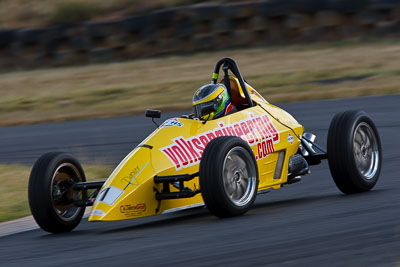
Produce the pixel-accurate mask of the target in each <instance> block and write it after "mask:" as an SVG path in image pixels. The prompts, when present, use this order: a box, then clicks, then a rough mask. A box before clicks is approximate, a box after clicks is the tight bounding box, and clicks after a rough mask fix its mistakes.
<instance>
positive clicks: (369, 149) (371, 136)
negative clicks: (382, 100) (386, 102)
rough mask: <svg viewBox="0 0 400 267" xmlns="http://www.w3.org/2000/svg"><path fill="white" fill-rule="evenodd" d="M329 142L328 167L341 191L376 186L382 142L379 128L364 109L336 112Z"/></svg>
mask: <svg viewBox="0 0 400 267" xmlns="http://www.w3.org/2000/svg"><path fill="white" fill-rule="evenodd" d="M327 143H328V144H327V149H328V163H329V169H330V171H331V174H332V177H333V180H334V181H335V184H336V186H337V187H338V188H339V190H340V191H342V192H343V193H345V194H353V193H359V192H365V191H368V190H370V189H372V188H373V187H374V186H375V184H376V182H377V181H378V178H379V175H380V172H381V168H382V146H381V140H380V137H379V133H378V130H377V129H376V126H375V124H374V123H373V121H372V120H371V118H370V117H369V116H368V115H367V114H366V113H365V112H363V111H357V110H351V111H345V112H341V113H338V114H336V115H335V117H334V118H333V119H332V122H331V124H330V126H329V131H328V142H327Z"/></svg>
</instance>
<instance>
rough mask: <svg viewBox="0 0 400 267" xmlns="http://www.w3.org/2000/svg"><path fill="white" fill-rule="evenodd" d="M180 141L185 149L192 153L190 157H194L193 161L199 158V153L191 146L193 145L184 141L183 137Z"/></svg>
mask: <svg viewBox="0 0 400 267" xmlns="http://www.w3.org/2000/svg"><path fill="white" fill-rule="evenodd" d="M181 141H182V143H183V144H184V145H185V146H186V148H187V150H189V152H190V153H191V154H192V157H193V158H194V160H195V161H198V160H200V155H199V154H198V153H197V152H196V150H195V149H194V148H193V145H192V143H191V142H186V141H185V140H184V139H181Z"/></svg>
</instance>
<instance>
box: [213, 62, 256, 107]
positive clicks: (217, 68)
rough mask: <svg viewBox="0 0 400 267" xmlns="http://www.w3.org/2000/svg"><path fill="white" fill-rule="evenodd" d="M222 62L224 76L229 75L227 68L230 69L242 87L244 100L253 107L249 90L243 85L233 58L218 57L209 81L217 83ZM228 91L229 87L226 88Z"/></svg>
mask: <svg viewBox="0 0 400 267" xmlns="http://www.w3.org/2000/svg"><path fill="white" fill-rule="evenodd" d="M222 64H224V67H223V70H224V71H225V77H227V78H229V75H228V74H227V73H228V69H229V70H231V72H232V73H233V74H234V75H235V76H236V77H237V78H238V80H239V84H240V86H241V87H242V90H243V93H244V95H245V97H246V100H247V103H248V104H249V107H253V106H254V103H253V100H252V99H251V97H250V94H249V90H247V87H246V85H245V82H244V79H243V76H242V74H241V73H240V70H239V67H238V65H237V64H236V62H235V61H234V60H233V59H231V58H229V57H225V58H222V59H220V60H219V61H218V62H217V64H215V68H214V73H213V75H212V79H211V83H213V84H216V83H217V80H218V76H219V71H220V68H221V66H222ZM228 84H229V82H228ZM228 91H229V93H230V88H228Z"/></svg>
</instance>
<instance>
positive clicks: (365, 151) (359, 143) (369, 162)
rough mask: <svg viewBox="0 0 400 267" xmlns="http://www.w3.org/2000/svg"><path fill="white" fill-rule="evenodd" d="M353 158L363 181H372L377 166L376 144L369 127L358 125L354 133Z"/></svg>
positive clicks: (364, 124) (377, 152) (363, 123)
mask: <svg viewBox="0 0 400 267" xmlns="http://www.w3.org/2000/svg"><path fill="white" fill-rule="evenodd" d="M353 147H354V158H355V162H356V165H357V168H358V170H359V172H360V173H361V174H362V175H363V176H364V178H365V179H367V180H370V179H372V178H373V177H374V176H375V174H376V172H377V170H378V164H379V160H380V159H379V151H378V143H377V139H376V136H375V133H374V131H373V130H372V128H371V126H370V125H368V124H367V123H365V122H362V123H360V124H359V125H358V126H357V128H356V130H355V131H354V138H353Z"/></svg>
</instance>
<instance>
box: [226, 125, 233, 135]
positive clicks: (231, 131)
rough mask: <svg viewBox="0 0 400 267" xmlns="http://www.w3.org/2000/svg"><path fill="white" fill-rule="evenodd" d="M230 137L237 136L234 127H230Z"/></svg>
mask: <svg viewBox="0 0 400 267" xmlns="http://www.w3.org/2000/svg"><path fill="white" fill-rule="evenodd" d="M227 129H228V135H230V136H235V130H233V128H232V126H228V127H227Z"/></svg>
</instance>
